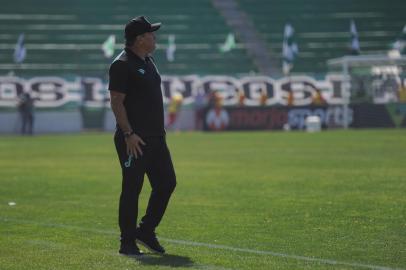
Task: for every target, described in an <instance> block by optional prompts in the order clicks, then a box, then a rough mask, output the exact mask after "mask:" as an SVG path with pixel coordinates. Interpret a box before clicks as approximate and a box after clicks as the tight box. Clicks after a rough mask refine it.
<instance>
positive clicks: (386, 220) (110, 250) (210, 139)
mask: <svg viewBox="0 0 406 270" xmlns="http://www.w3.org/2000/svg"><path fill="white" fill-rule="evenodd" d="M168 144H169V146H170V149H171V152H172V157H173V161H174V164H175V169H176V172H177V178H178V185H177V188H176V190H175V193H174V195H173V197H172V199H171V202H170V205H169V208H168V210H167V212H166V215H165V217H164V220H163V221H162V223H161V225H160V227H159V228H158V230H157V232H158V237H160V238H161V239H162V244H163V245H164V246H165V247H166V249H167V252H168V255H167V256H163V257H161V256H156V255H146V256H145V257H144V258H143V259H135V258H128V257H123V256H120V255H118V253H117V251H118V245H119V241H118V236H119V232H118V226H117V208H118V197H119V194H120V188H121V176H120V170H119V167H118V165H119V164H118V161H117V159H116V153H115V150H114V146H113V143H112V134H93V133H90V134H81V135H52V136H51V135H47V136H35V137H33V138H29V137H9V136H2V137H0V269H16V270H17V269H18V270H20V269H120V270H122V269H169V268H176V269H214V270H217V269H405V268H406V217H405V216H406V131H403V130H363V131H329V132H322V133H318V134H306V133H301V132H291V133H283V132H253V133H245V132H241V133H221V134H220V133H216V134H212V133H180V134H174V133H171V134H169V135H168ZM149 192H150V187H149V184H148V181H147V179H146V183H145V185H144V190H143V192H142V195H141V203H140V204H141V209H140V215H142V214H143V212H144V210H145V206H146V202H147V199H148V196H149ZM9 202H15V203H16V205H14V206H13V205H11V206H10V205H9ZM385 267H386V268H385Z"/></svg>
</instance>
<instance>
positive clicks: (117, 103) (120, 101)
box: [110, 91, 132, 132]
mask: <svg viewBox="0 0 406 270" xmlns="http://www.w3.org/2000/svg"><path fill="white" fill-rule="evenodd" d="M124 99H125V94H123V93H120V92H116V91H110V104H111V109H112V110H113V113H114V116H115V117H116V120H117V123H118V125H119V127H120V128H121V130H122V131H123V132H128V131H131V130H132V128H131V125H130V123H129V122H128V118H127V111H126V110H125V107H124Z"/></svg>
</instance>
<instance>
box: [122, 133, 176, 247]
mask: <svg viewBox="0 0 406 270" xmlns="http://www.w3.org/2000/svg"><path fill="white" fill-rule="evenodd" d="M142 139H143V141H144V142H145V143H146V145H144V146H142V147H141V148H142V151H143V155H142V156H141V157H140V156H139V155H138V159H135V158H133V159H132V160H131V161H130V162H129V157H128V155H127V151H126V144H125V140H124V136H123V134H122V132H121V131H116V133H115V135H114V143H115V146H116V150H117V154H118V157H119V160H120V165H121V169H122V175H123V182H122V191H121V196H120V206H119V225H120V230H121V238H122V239H130V240H131V239H134V238H135V231H136V228H137V217H138V198H139V195H140V192H141V189H142V184H143V182H144V175H145V173H146V174H147V176H148V179H149V182H150V184H151V187H152V191H151V196H150V198H149V202H148V207H147V211H146V214H145V216H144V217H143V218H142V219H141V222H140V228H141V229H142V230H145V231H154V230H155V228H156V227H157V226H158V225H159V223H160V221H161V219H162V217H163V215H164V213H165V210H166V207H167V205H168V202H169V198H170V197H171V194H172V192H173V190H174V189H175V186H176V176H175V171H174V169H173V164H172V160H171V156H170V153H169V149H168V146H167V145H166V140H165V136H161V137H146V138H142ZM126 163H127V166H128V165H129V166H128V167H126V166H125V164H126Z"/></svg>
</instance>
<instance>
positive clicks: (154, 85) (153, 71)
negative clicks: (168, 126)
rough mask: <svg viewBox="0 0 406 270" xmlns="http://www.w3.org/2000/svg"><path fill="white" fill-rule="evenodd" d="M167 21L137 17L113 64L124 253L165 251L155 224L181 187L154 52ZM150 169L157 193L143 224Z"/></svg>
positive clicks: (122, 246)
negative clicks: (141, 208) (142, 198)
mask: <svg viewBox="0 0 406 270" xmlns="http://www.w3.org/2000/svg"><path fill="white" fill-rule="evenodd" d="M160 26H161V23H154V24H151V23H150V22H148V20H147V19H146V18H145V17H144V16H141V17H136V18H134V19H132V20H131V21H130V22H128V23H127V25H126V26H125V40H126V41H125V45H126V47H125V49H124V51H122V52H121V53H120V55H118V56H117V58H116V59H115V60H114V61H113V63H112V64H111V66H110V71H109V75H110V82H109V90H110V97H111V108H112V110H113V112H114V115H115V117H116V121H117V127H116V132H115V135H114V143H115V146H116V150H117V154H118V158H119V161H120V165H121V169H122V176H123V180H122V181H123V182H122V191H121V196H120V206H119V225H120V230H121V246H120V250H119V253H120V254H124V255H142V252H141V251H140V250H139V249H138V247H137V245H136V242H137V243H139V244H142V245H143V246H145V247H146V248H148V249H149V250H150V251H152V252H155V253H159V254H163V253H165V250H164V248H163V247H162V246H161V245H160V244H159V242H158V240H157V238H156V234H155V228H156V227H157V226H158V225H159V223H160V221H161V219H162V217H163V215H164V213H165V210H166V207H167V205H168V202H169V198H170V196H171V194H172V192H173V190H174V189H175V186H176V176H175V171H174V168H173V165H172V160H171V156H170V153H169V150H168V147H167V145H166V139H165V129H164V110H163V99H162V91H161V76H160V75H159V73H158V70H157V68H156V66H155V64H154V60H153V58H152V57H151V56H150V53H152V52H153V51H154V49H155V46H156V44H155V34H154V32H155V31H157V30H158V29H159V28H160ZM145 173H146V174H147V175H148V179H149V181H150V184H151V187H152V192H151V196H150V198H149V202H148V207H147V211H146V214H145V216H144V217H143V218H142V219H141V222H140V224H139V226H138V227H137V216H138V198H139V194H140V192H141V189H142V184H143V181H144V175H145Z"/></svg>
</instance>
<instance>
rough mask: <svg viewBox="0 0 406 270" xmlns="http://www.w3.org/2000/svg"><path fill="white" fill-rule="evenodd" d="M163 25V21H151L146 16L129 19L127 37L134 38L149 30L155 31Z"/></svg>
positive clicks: (126, 30)
mask: <svg viewBox="0 0 406 270" xmlns="http://www.w3.org/2000/svg"><path fill="white" fill-rule="evenodd" d="M160 27H161V23H160V22H159V23H150V22H149V21H148V20H147V18H145V16H138V17H135V18H134V19H132V20H131V21H129V22H128V23H127V24H126V26H125V39H126V40H127V42H128V41H132V40H134V38H135V37H136V36H139V35H142V34H144V33H147V32H154V31H156V30H158V29H159V28H160Z"/></svg>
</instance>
